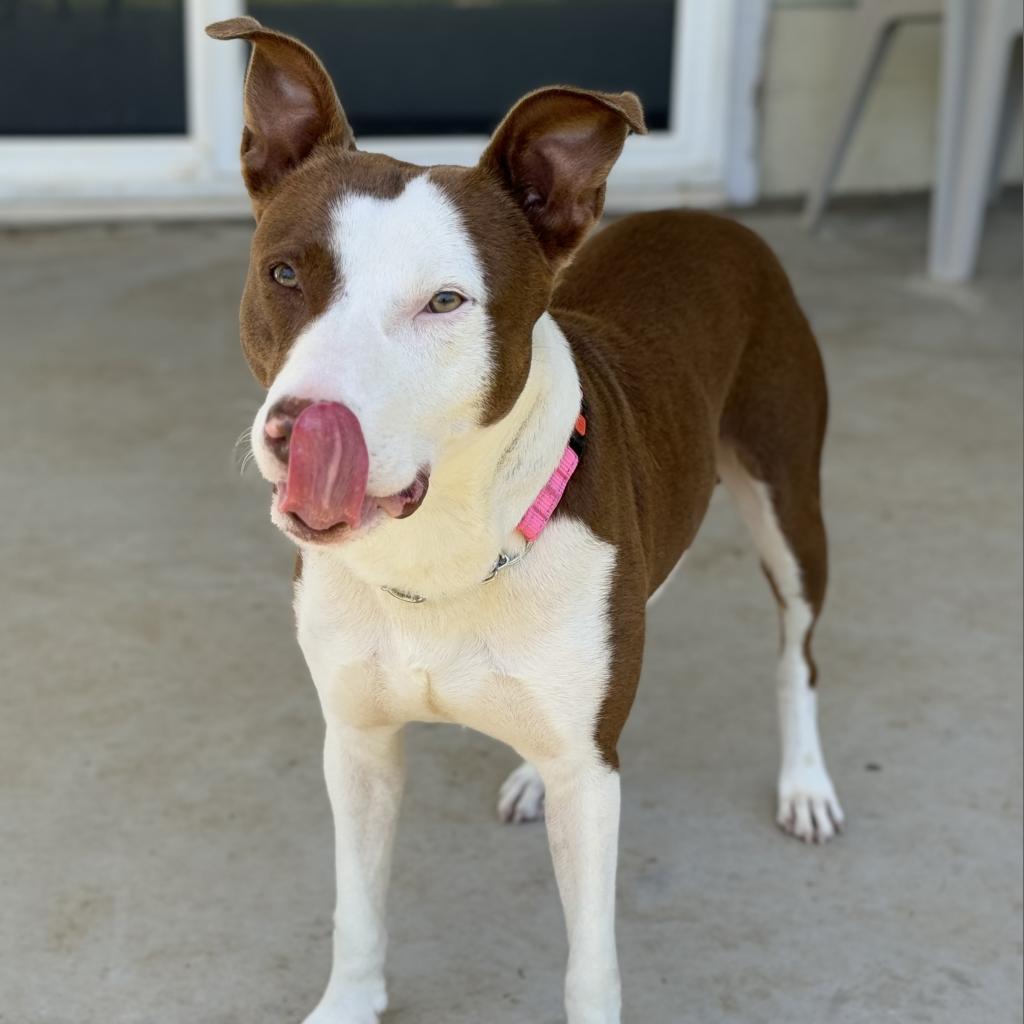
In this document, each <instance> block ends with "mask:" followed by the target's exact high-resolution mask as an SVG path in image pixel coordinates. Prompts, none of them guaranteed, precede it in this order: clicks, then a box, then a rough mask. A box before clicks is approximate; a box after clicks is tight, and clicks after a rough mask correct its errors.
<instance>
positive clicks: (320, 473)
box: [280, 402, 370, 530]
mask: <svg viewBox="0 0 1024 1024" xmlns="http://www.w3.org/2000/svg"><path fill="white" fill-rule="evenodd" d="M369 467H370V458H369V455H368V454H367V452H366V442H365V441H364V440H363V432H362V430H361V429H360V427H359V420H358V419H356V415H355V413H354V412H352V410H351V409H349V408H348V407H347V406H344V405H341V404H340V403H339V402H315V403H314V404H313V405H307V406H306V408H305V409H303V410H302V412H301V413H300V414H299V418H298V419H297V420H296V421H295V425H294V426H293V427H292V435H291V439H290V440H289V442H288V479H287V480H286V481H285V484H284V486H283V489H282V491H281V502H280V507H281V510H282V511H283V512H291V513H293V514H294V515H296V516H298V517H299V519H301V520H302V521H303V522H304V523H305V524H306V525H307V526H310V527H312V528H313V529H314V530H326V529H328V528H330V527H332V526H337V525H338V524H339V523H348V525H349V526H351V527H352V529H358V527H359V520H360V518H361V517H362V512H363V499H364V498H365V497H366V477H367V475H368V473H369Z"/></svg>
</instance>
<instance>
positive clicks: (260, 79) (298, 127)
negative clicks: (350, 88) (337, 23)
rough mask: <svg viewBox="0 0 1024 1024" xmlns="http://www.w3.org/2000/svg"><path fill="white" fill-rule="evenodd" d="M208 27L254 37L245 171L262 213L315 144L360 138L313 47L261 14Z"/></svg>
mask: <svg viewBox="0 0 1024 1024" xmlns="http://www.w3.org/2000/svg"><path fill="white" fill-rule="evenodd" d="M206 33H207V35H209V36H212V37H213V38H214V39H248V40H249V42H250V43H252V56H251V57H250V58H249V70H248V71H247V72H246V75H245V128H244V129H243V131H242V177H243V178H244V179H245V186H246V188H247V189H248V190H249V195H250V196H251V197H252V200H253V205H254V207H255V208H256V211H257V214H258V213H259V210H260V207H261V206H262V205H263V203H264V202H265V201H266V200H267V199H268V198H269V196H270V193H271V192H273V190H274V188H275V187H276V186H277V184H278V183H279V182H280V181H281V179H282V178H283V177H284V176H285V175H286V174H287V173H288V172H289V171H290V170H291V169H292V168H293V167H296V166H298V165H299V164H300V163H302V161H303V160H305V159H306V157H308V156H309V154H310V153H311V152H312V151H313V148H314V147H315V146H318V145H335V146H342V147H344V148H346V149H354V148H355V139H354V138H353V136H352V129H351V128H350V127H349V123H348V119H347V118H346V117H345V111H344V110H342V108H341V104H340V103H339V102H338V96H337V93H335V91H334V85H333V83H332V82H331V79H330V77H329V76H328V74H327V72H326V70H324V66H323V64H321V63H320V61H319V59H318V58H317V56H316V54H315V53H313V51H312V50H310V49H309V48H308V47H306V46H303V45H302V43H300V42H299V41H298V40H296V39H292V38H291V37H290V36H286V35H283V34H282V33H280V32H274V31H272V30H270V29H266V28H264V27H263V26H262V25H261V24H260V23H259V22H258V21H257V20H256V19H255V18H231V19H229V20H228V21H218V22H215V23H214V24H213V25H208V26H207V28H206Z"/></svg>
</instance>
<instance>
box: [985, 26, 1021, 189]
mask: <svg viewBox="0 0 1024 1024" xmlns="http://www.w3.org/2000/svg"><path fill="white" fill-rule="evenodd" d="M1022 58H1024V53H1022V47H1021V40H1018V41H1017V45H1016V46H1015V47H1014V52H1013V57H1012V58H1011V61H1010V76H1009V79H1008V81H1009V85H1008V86H1007V89H1006V98H1005V99H1004V100H1003V109H1002V114H1001V116H1000V119H999V130H998V132H997V135H996V153H995V156H994V157H993V158H992V174H991V175H990V177H989V182H988V202H989V203H990V204H991V203H994V202H995V201H996V200H997V199H998V198H999V194H1000V193H1001V192H1002V190H1003V168H1004V167H1005V166H1006V156H1007V153H1008V152H1009V149H1010V142H1011V141H1012V140H1013V139H1014V138H1016V136H1015V135H1014V129H1015V128H1016V127H1017V125H1018V123H1019V119H1020V112H1021V103H1022V101H1024V88H1022V86H1024V82H1022V80H1021V76H1022V73H1024V66H1022V65H1024V61H1022Z"/></svg>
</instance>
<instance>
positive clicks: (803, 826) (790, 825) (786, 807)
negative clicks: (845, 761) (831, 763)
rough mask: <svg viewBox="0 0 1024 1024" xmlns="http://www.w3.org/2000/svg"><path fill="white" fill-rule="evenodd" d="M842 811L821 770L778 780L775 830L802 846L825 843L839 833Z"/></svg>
mask: <svg viewBox="0 0 1024 1024" xmlns="http://www.w3.org/2000/svg"><path fill="white" fill-rule="evenodd" d="M843 820H844V819H843V809H842V807H840V806H839V799H838V797H837V796H836V791H835V787H834V786H833V785H832V780H831V779H830V778H829V777H828V772H827V771H825V769H824V768H817V767H816V768H809V769H804V770H803V771H800V772H792V773H788V774H784V775H783V776H782V777H781V778H780V779H779V813H778V816H777V818H776V821H777V822H778V825H779V828H781V829H782V830H783V831H784V832H788V833H789V834H790V835H791V836H795V837H796V838H797V839H802V840H803V841H804V842H805V843H827V842H828V841H829V840H830V839H832V838H833V837H834V836H836V835H837V834H838V833H839V832H842V830H843Z"/></svg>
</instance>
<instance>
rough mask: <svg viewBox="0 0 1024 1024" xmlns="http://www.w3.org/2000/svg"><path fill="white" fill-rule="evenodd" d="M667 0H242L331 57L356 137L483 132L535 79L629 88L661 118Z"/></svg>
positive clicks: (668, 34) (668, 37)
mask: <svg viewBox="0 0 1024 1024" xmlns="http://www.w3.org/2000/svg"><path fill="white" fill-rule="evenodd" d="M675 6H676V5H675V0H319V2H317V0H276V2H274V0H249V3H248V10H249V13H250V14H252V15H253V17H255V18H258V19H259V20H260V21H261V22H262V23H263V24H264V25H266V26H267V27H269V28H276V29H280V30H282V31H284V32H287V33H289V34H290V35H294V36H298V37H299V38H300V39H302V40H303V42H305V43H307V44H308V45H309V46H311V47H312V48H313V49H314V50H316V52H317V53H318V54H319V56H320V58H321V59H322V60H323V62H324V63H325V64H326V65H327V69H328V71H330V73H331V77H332V78H333V79H334V83H335V85H336V86H337V88H338V95H339V96H340V97H341V101H342V103H343V104H344V106H345V111H346V113H347V114H348V116H349V120H350V121H351V122H352V126H353V128H354V129H355V131H356V133H357V134H361V135H433V134H440V135H461V134H480V133H489V132H490V131H491V130H492V129H493V128H494V127H495V125H496V124H497V122H498V121H499V120H500V119H501V116H502V115H503V114H504V113H505V111H506V110H507V109H508V108H509V106H510V105H511V104H512V103H514V102H515V101H516V100H517V99H518V98H519V97H520V96H521V95H522V94H523V93H525V92H528V91H529V90H530V89H533V88H536V87H537V86H539V85H557V84H563V85H581V86H585V87H587V88H591V89H605V90H610V91H614V92H618V91H621V90H623V89H632V90H633V91H634V92H636V93H637V94H638V95H639V96H640V98H641V100H643V103H644V108H645V110H646V113H647V123H648V126H649V127H650V128H652V129H663V128H667V127H668V106H669V89H670V79H671V62H672V28H673V19H674V16H675Z"/></svg>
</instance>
